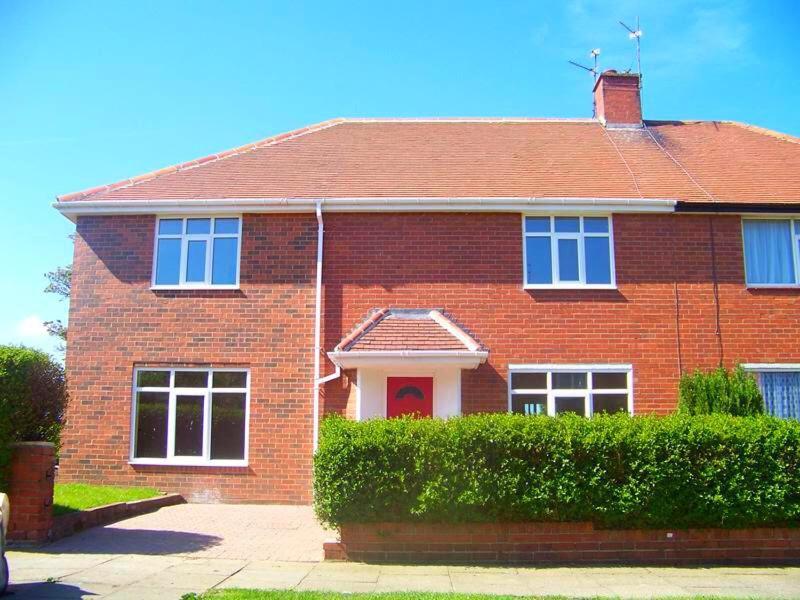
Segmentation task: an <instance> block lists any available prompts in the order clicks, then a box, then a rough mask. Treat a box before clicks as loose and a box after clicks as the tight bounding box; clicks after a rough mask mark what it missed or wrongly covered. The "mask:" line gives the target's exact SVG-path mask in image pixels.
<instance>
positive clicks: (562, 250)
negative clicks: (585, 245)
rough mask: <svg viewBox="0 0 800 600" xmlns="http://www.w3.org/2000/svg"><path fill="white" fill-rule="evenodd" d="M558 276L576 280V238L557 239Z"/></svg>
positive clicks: (564, 279) (566, 279)
mask: <svg viewBox="0 0 800 600" xmlns="http://www.w3.org/2000/svg"><path fill="white" fill-rule="evenodd" d="M558 278H559V280H561V281H578V240H558Z"/></svg>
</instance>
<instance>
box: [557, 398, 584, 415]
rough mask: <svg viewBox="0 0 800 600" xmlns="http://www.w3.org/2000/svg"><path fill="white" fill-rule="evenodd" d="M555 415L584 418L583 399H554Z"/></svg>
mask: <svg viewBox="0 0 800 600" xmlns="http://www.w3.org/2000/svg"><path fill="white" fill-rule="evenodd" d="M555 403H556V414H557V415H561V414H564V413H575V414H576V415H581V416H582V417H585V416H586V413H585V409H586V407H585V405H584V398H583V397H580V398H564V397H561V398H559V397H556V398H555Z"/></svg>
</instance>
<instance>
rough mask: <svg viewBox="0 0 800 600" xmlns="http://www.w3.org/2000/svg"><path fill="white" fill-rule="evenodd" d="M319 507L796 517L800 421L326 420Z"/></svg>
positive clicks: (348, 514) (482, 516)
mask: <svg viewBox="0 0 800 600" xmlns="http://www.w3.org/2000/svg"><path fill="white" fill-rule="evenodd" d="M314 476H315V477H314V491H315V509H316V512H317V515H318V516H319V518H320V519H321V520H322V521H323V522H325V523H326V524H328V525H331V526H334V527H335V526H338V525H340V524H341V523H345V522H375V521H432V522H459V521H462V522H469V521H476V522H477V521H594V522H595V523H596V524H598V525H599V526H602V527H613V528H632V527H675V528H678V527H746V526H756V525H778V524H788V525H798V524H800V422H797V421H790V420H785V421H784V420H779V419H775V418H772V417H766V416H761V417H731V416H727V415H711V416H702V417H687V416H670V417H629V416H627V415H613V416H598V417H595V418H593V419H584V418H582V417H577V416H571V415H565V416H562V417H557V418H552V417H526V416H522V415H509V414H495V415H476V416H468V417H459V418H453V419H449V420H446V421H445V420H439V419H419V420H416V419H410V418H404V419H389V420H378V419H376V420H371V421H367V422H362V423H358V422H353V421H347V420H344V419H341V418H338V417H332V418H328V419H326V420H325V421H324V422H323V425H322V431H321V440H320V446H319V451H318V452H317V454H316V456H315V459H314Z"/></svg>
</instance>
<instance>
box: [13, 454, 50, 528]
mask: <svg viewBox="0 0 800 600" xmlns="http://www.w3.org/2000/svg"><path fill="white" fill-rule="evenodd" d="M55 462H56V457H55V447H54V446H53V444H50V443H47V442H22V443H17V444H13V445H12V447H11V470H10V480H9V492H8V496H9V500H10V503H11V520H10V521H9V523H8V539H10V540H23V541H35V542H41V541H44V540H46V539H47V538H48V536H49V534H50V529H51V528H52V526H53V480H54V476H55V473H54V471H55Z"/></svg>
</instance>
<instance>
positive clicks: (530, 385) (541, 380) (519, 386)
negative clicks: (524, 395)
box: [511, 373, 547, 390]
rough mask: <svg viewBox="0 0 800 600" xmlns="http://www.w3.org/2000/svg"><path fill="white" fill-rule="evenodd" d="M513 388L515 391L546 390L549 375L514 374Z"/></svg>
mask: <svg viewBox="0 0 800 600" xmlns="http://www.w3.org/2000/svg"><path fill="white" fill-rule="evenodd" d="M511 388H512V389H515V390H546V389H547V373H512V374H511Z"/></svg>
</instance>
